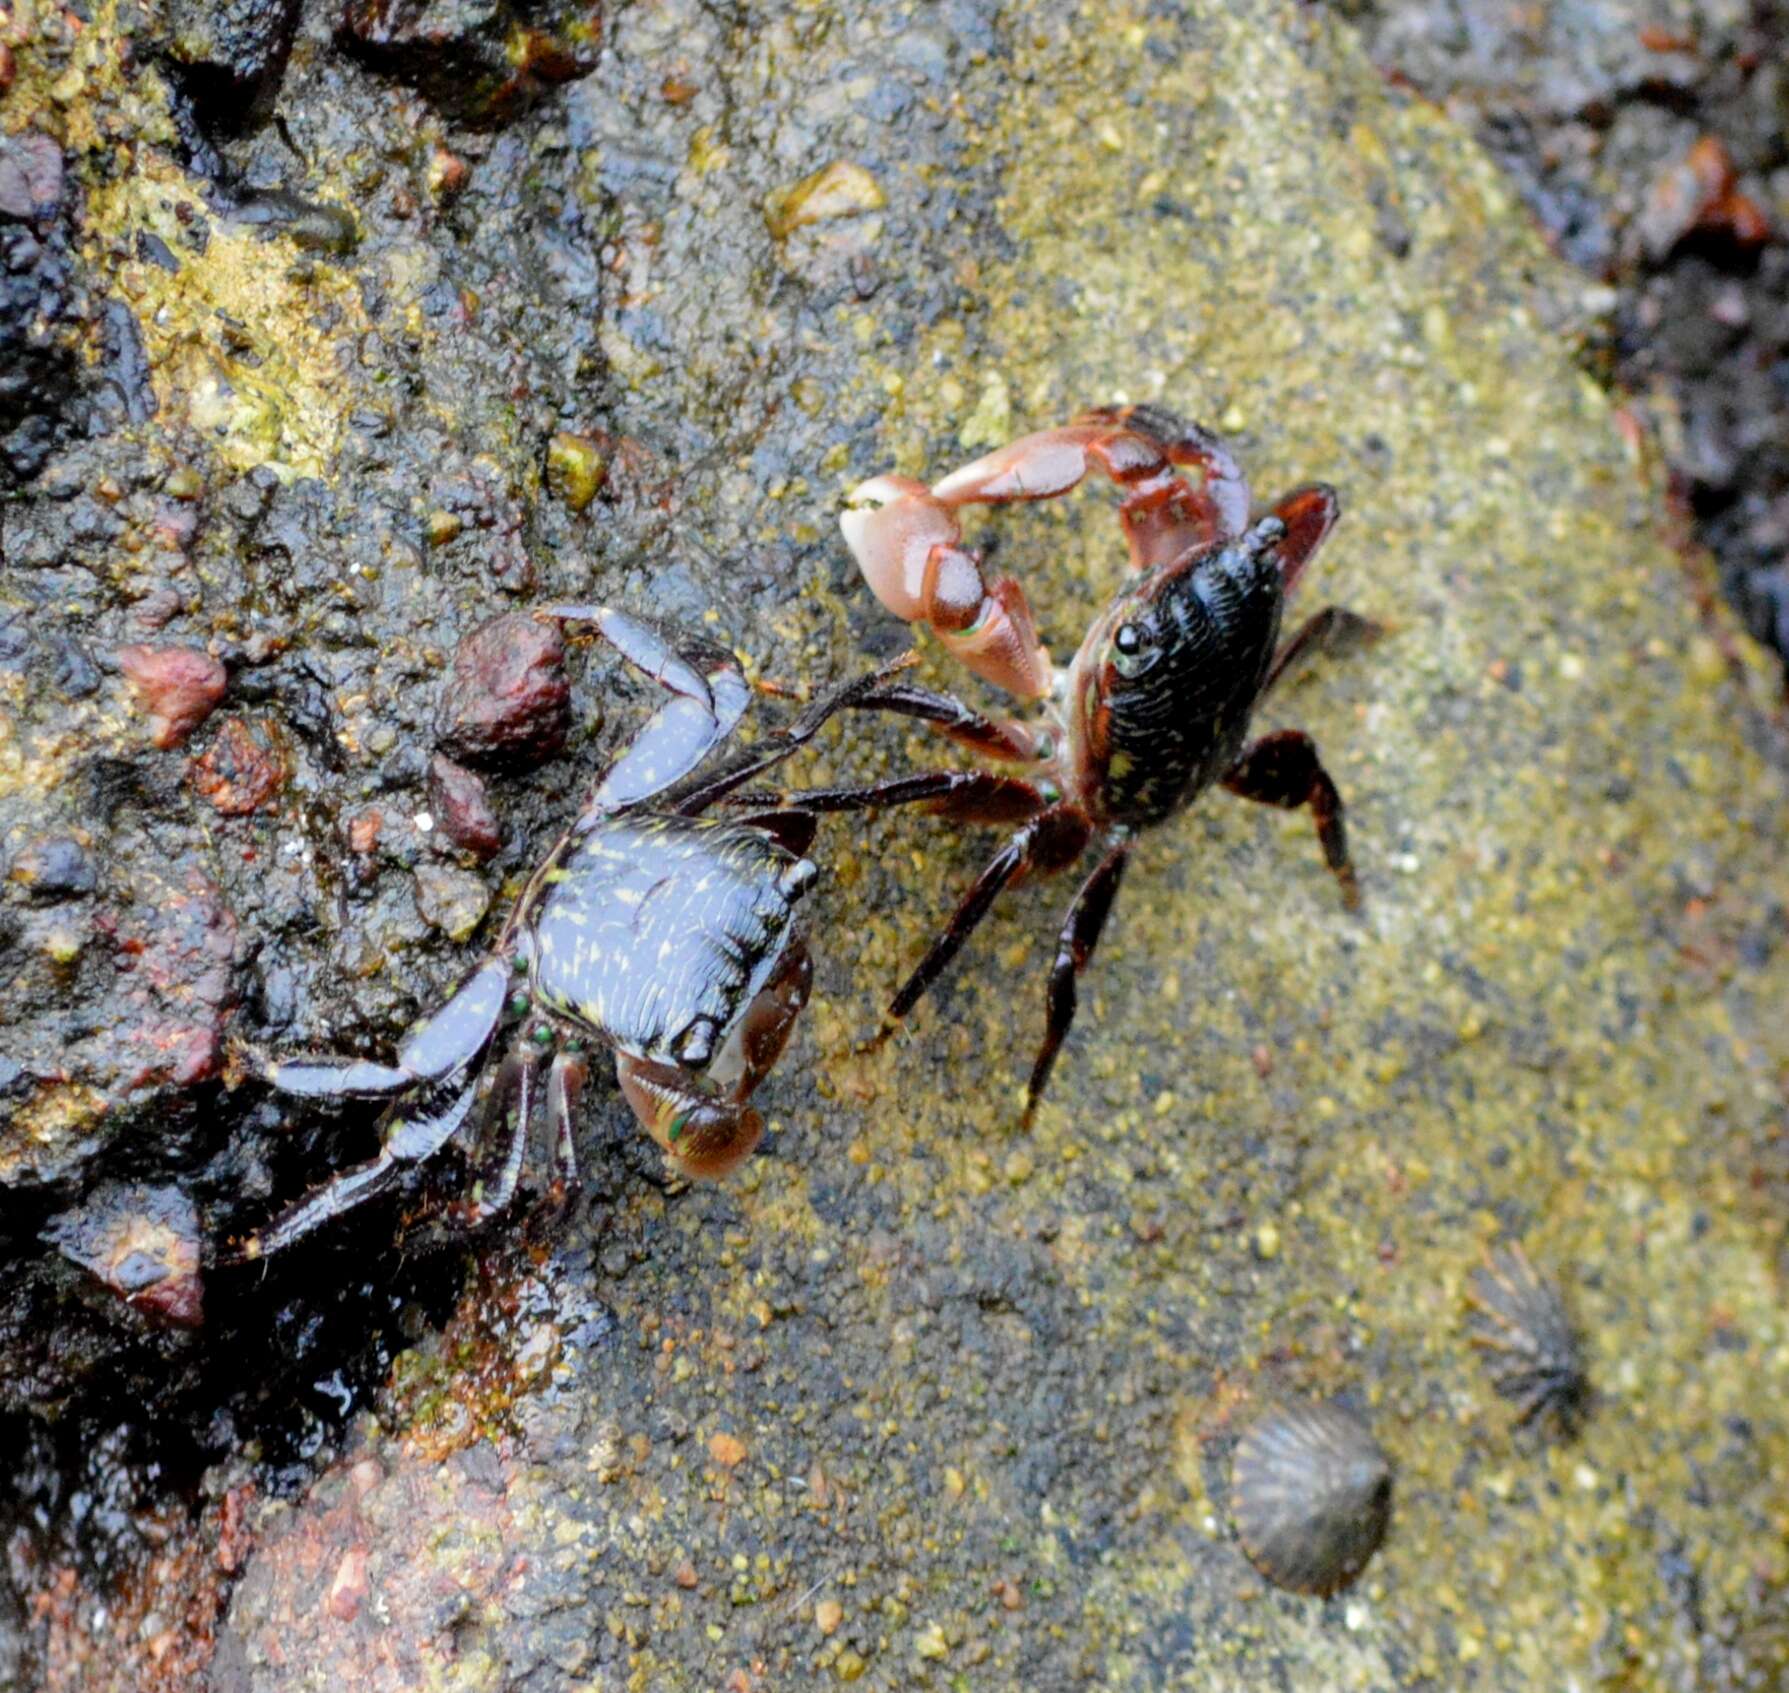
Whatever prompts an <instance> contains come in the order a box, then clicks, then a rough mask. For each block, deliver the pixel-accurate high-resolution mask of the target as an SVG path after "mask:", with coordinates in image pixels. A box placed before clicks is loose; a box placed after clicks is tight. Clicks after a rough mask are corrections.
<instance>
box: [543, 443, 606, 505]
mask: <svg viewBox="0 0 1789 1693" xmlns="http://www.w3.org/2000/svg"><path fill="white" fill-rule="evenodd" d="M608 475H609V461H608V460H607V459H606V458H605V457H604V456H603V451H602V448H601V447H599V446H598V445H597V444H596V442H594V441H593V440H591V439H590V437H589V436H588V435H572V434H569V433H565V432H561V433H560V434H558V435H555V436H554V437H553V439H552V440H551V441H549V442H548V443H547V487H548V488H549V489H551V490H552V492H553V494H554V495H555V496H556V497H557V498H558V499H560V500H562V501H563V502H564V503H565V504H566V505H567V506H568V507H569V508H570V509H571V510H572V511H582V510H583V509H584V508H585V507H586V506H587V505H589V504H590V502H591V501H592V500H594V499H595V498H596V496H597V495H598V494H599V493H601V492H602V486H603V483H604V482H605V481H607V480H608Z"/></svg>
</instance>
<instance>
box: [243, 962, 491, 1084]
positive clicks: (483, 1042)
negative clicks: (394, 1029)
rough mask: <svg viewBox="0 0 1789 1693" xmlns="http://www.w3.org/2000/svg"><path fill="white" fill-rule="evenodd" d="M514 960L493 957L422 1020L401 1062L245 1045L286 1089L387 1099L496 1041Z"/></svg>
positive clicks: (446, 1072) (255, 1063)
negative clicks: (284, 1053)
mask: <svg viewBox="0 0 1789 1693" xmlns="http://www.w3.org/2000/svg"><path fill="white" fill-rule="evenodd" d="M509 974H510V972H509V965H508V964H506V963H505V962H504V960H503V959H501V958H487V959H485V960H484V962H483V963H481V964H479V965H477V966H476V967H475V968H474V969H473V970H472V971H471V972H470V974H468V975H467V976H466V977H464V978H463V979H462V980H461V982H460V985H459V986H458V987H457V988H455V989H454V991H453V994H452V996H451V997H450V998H449V999H448V1001H447V1003H446V1004H445V1005H443V1006H442V1007H441V1009H440V1010H439V1011H436V1012H434V1013H433V1014H432V1015H431V1016H429V1017H427V1018H425V1019H424V1020H423V1021H422V1022H421V1023H418V1024H417V1025H416V1027H415V1028H413V1029H412V1030H411V1031H410V1033H409V1034H408V1035H406V1036H405V1037H404V1041H403V1044H402V1045H401V1046H399V1048H398V1056H397V1062H396V1063H395V1064H375V1063H374V1062H373V1061H372V1060H371V1059H366V1058H330V1057H319V1058H269V1057H267V1056H265V1055H264V1054H262V1053H260V1052H258V1051H256V1050H255V1049H254V1048H253V1047H244V1048H243V1049H242V1051H243V1054H244V1056H245V1057H246V1058H247V1059H248V1061H249V1063H250V1065H251V1066H252V1067H253V1069H254V1070H255V1072H256V1073H257V1074H258V1075H260V1076H262V1077H263V1078H264V1079H265V1080H267V1081H269V1082H271V1083H272V1084H273V1085H274V1086H275V1087H276V1088H278V1089H279V1090H280V1092H281V1093H291V1094H297V1095H299V1096H301V1097H303V1098H308V1099H323V1098H328V1099H338V1098H340V1097H341V1096H343V1095H344V1094H347V1095H350V1096H353V1097H355V1098H359V1099H383V1098H388V1097H389V1096H390V1095H392V1094H394V1093H402V1092H403V1091H404V1090H405V1089H406V1088H412V1087H415V1086H416V1085H417V1083H418V1082H435V1081H440V1080H441V1079H442V1078H443V1077H446V1076H450V1075H452V1074H453V1073H454V1071H456V1070H459V1069H463V1068H464V1067H465V1066H466V1065H467V1064H469V1063H471V1062H472V1060H473V1059H474V1058H476V1057H477V1056H478V1054H479V1053H480V1052H482V1051H483V1050H484V1049H485V1047H486V1046H487V1045H488V1044H489V1043H490V1039H491V1033H492V1031H493V1030H494V1029H495V1028H496V1027H497V1019H498V1018H499V1017H501V1016H502V1015H503V1004H504V1000H505V998H506V997H507V996H508V993H509Z"/></svg>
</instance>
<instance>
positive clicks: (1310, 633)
mask: <svg viewBox="0 0 1789 1693" xmlns="http://www.w3.org/2000/svg"><path fill="white" fill-rule="evenodd" d="M1384 633H1385V625H1384V624H1383V623H1376V622H1374V621H1373V619H1372V618H1370V617H1362V616H1361V615H1360V613H1359V612H1357V611H1350V610H1349V609H1348V608H1347V607H1346V606H1340V605H1326V606H1325V607H1324V608H1323V609H1322V610H1321V611H1319V612H1314V613H1313V614H1312V615H1311V616H1310V617H1307V618H1306V619H1305V620H1304V622H1303V623H1301V624H1300V625H1299V626H1298V628H1297V629H1296V630H1295V631H1294V632H1293V633H1292V634H1291V635H1290V636H1288V637H1287V638H1286V640H1285V641H1284V642H1283V643H1282V644H1281V646H1280V650H1279V651H1278V652H1277V653H1275V654H1274V655H1273V668H1272V669H1271V670H1269V671H1268V673H1267V680H1266V681H1265V682H1263V683H1262V684H1261V694H1262V697H1263V698H1265V697H1266V696H1267V695H1268V694H1270V693H1272V691H1273V690H1274V689H1275V688H1276V687H1278V686H1279V684H1280V683H1281V682H1283V681H1284V680H1285V679H1286V677H1287V675H1288V674H1289V673H1290V672H1291V671H1292V670H1293V669H1294V668H1295V667H1296V666H1298V665H1299V664H1301V663H1302V662H1303V661H1304V660H1305V659H1306V658H1308V657H1310V656H1311V655H1313V654H1315V653H1320V652H1344V651H1349V650H1351V649H1353V648H1355V647H1364V646H1368V645H1370V644H1371V643H1372V642H1374V641H1376V640H1378V639H1379V637H1380V636H1381V635H1383V634H1384Z"/></svg>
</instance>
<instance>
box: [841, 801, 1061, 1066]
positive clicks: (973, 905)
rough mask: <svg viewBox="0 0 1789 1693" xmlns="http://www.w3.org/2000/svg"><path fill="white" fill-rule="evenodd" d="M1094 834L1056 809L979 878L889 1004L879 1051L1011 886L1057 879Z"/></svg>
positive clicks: (1025, 831)
mask: <svg viewBox="0 0 1789 1693" xmlns="http://www.w3.org/2000/svg"><path fill="white" fill-rule="evenodd" d="M1088 834H1089V830H1088V826H1087V821H1086V819H1085V818H1083V817H1080V816H1078V815H1076V814H1075V813H1074V812H1072V811H1070V810H1069V809H1068V808H1066V807H1063V806H1056V807H1052V808H1051V809H1050V810H1048V811H1045V812H1042V813H1041V814H1040V815H1038V816H1036V817H1034V818H1032V820H1031V821H1030V822H1029V823H1027V824H1026V825H1025V826H1024V828H1022V829H1020V830H1018V831H1017V832H1016V833H1015V834H1013V836H1012V837H1011V838H1010V839H1009V840H1008V841H1007V842H1006V844H1005V845H1004V846H1003V847H1001V849H1000V850H999V851H998V852H997V853H995V854H994V856H993V857H992V858H991V859H989V860H988V863H987V865H986V867H985V868H984V869H983V870H982V873H981V874H980V875H979V876H977V877H976V878H975V881H974V883H973V884H972V885H971V886H970V889H969V892H968V893H966V894H965V895H964V896H963V900H962V903H961V904H960V905H958V907H957V909H956V910H955V911H954V912H953V913H952V914H951V919H950V921H949V922H948V923H947V924H946V925H945V926H944V929H943V930H942V931H941V932H940V934H939V935H938V937H937V939H936V940H934V941H933V942H932V945H931V949H930V950H929V951H928V952H927V953H926V955H925V957H924V958H922V959H921V960H920V961H919V963H918V965H917V966H916V967H915V969H914V971H913V974H912V975H911V976H909V977H908V978H907V980H906V981H905V982H904V983H902V984H901V988H900V991H899V992H898V993H896V995H895V996H894V998H893V999H892V1000H890V1001H889V1005H888V1011H887V1014H886V1015H885V1016H884V1017H883V1019H882V1027H881V1029H880V1030H879V1031H878V1032H877V1034H876V1038H875V1041H874V1042H872V1044H873V1045H880V1044H881V1043H882V1042H883V1041H885V1040H886V1039H887V1038H888V1037H889V1036H890V1035H891V1034H893V1033H894V1030H895V1028H896V1027H897V1025H898V1024H899V1023H900V1022H901V1020H902V1019H903V1018H905V1017H906V1015H907V1013H908V1012H910V1011H911V1010H912V1009H913V1008H914V1006H916V1005H917V1004H918V1003H919V1002H920V1000H921V999H922V998H923V997H924V995H925V991H926V989H927V988H929V987H930V986H931V985H932V983H933V982H935V981H936V980H937V979H938V977H939V975H940V974H941V972H942V971H943V970H944V967H945V966H946V965H947V964H949V963H950V961H951V960H952V959H953V958H955V957H956V955H957V954H958V952H960V951H961V950H962V947H963V943H964V942H965V941H966V940H968V938H969V937H970V936H971V935H972V934H973V933H974V932H975V930H976V927H977V925H978V924H980V922H981V920H982V919H983V918H984V917H986V916H987V914H988V912H989V911H990V910H991V909H992V907H993V904H994V901H995V900H996V899H998V898H999V897H1000V891H1001V889H1003V888H1004V887H1006V886H1007V884H1008V883H1009V882H1017V881H1022V880H1023V879H1024V878H1025V877H1026V876H1027V875H1029V874H1030V873H1031V872H1032V871H1033V870H1042V871H1043V872H1045V873H1046V874H1053V873H1054V872H1056V871H1058V870H1063V869H1066V868H1067V867H1068V866H1069V865H1070V864H1073V863H1074V861H1075V860H1076V859H1077V858H1079V857H1080V856H1081V852H1082V850H1083V849H1084V848H1085V847H1086V845H1087V838H1088Z"/></svg>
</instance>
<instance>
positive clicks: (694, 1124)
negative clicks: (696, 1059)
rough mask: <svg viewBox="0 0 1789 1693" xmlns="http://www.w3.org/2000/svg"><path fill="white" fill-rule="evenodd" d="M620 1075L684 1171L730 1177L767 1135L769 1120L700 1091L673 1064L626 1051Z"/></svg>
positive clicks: (644, 1123) (644, 1119) (626, 1092)
mask: <svg viewBox="0 0 1789 1693" xmlns="http://www.w3.org/2000/svg"><path fill="white" fill-rule="evenodd" d="M615 1076H616V1079H617V1080H618V1081H619V1082H620V1083H621V1092H622V1095H623V1097H624V1098H625V1099H626V1100H627V1102H628V1104H629V1105H631V1106H632V1107H633V1112H634V1116H635V1117H637V1118H638V1119H639V1121H640V1125H641V1127H642V1128H644V1129H645V1130H646V1132H647V1133H648V1134H649V1135H651V1136H652V1138H653V1139H654V1140H655V1141H657V1142H658V1144H659V1146H660V1148H661V1149H662V1150H663V1152H664V1154H665V1157H666V1158H667V1159H668V1160H669V1162H670V1165H671V1167H672V1169H674V1170H675V1171H676V1172H677V1174H678V1175H680V1176H685V1177H698V1178H705V1179H712V1178H715V1177H719V1176H724V1175H726V1174H727V1173H728V1172H729V1171H730V1170H735V1169H737V1168H738V1167H739V1166H740V1165H741V1164H742V1163H744V1162H745V1160H746V1159H747V1158H748V1157H750V1155H751V1153H752V1150H753V1148H754V1147H756V1146H757V1144H758V1142H759V1141H760V1140H761V1139H763V1136H764V1119H763V1118H762V1117H760V1116H759V1115H758V1113H757V1112H756V1111H754V1110H753V1109H752V1108H751V1107H750V1106H749V1105H745V1104H743V1103H738V1102H734V1101H731V1100H725V1099H716V1098H711V1097H709V1096H708V1095H706V1094H701V1093H697V1092H696V1091H694V1090H693V1089H692V1088H691V1087H690V1086H689V1085H688V1081H687V1078H685V1077H682V1076H680V1075H678V1073H677V1072H676V1070H674V1069H672V1068H671V1067H669V1066H667V1065H664V1064H654V1063H652V1062H651V1061H650V1060H647V1059H643V1058H634V1057H631V1056H628V1055H625V1054H622V1055H618V1056H617V1058H616V1063H615Z"/></svg>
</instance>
